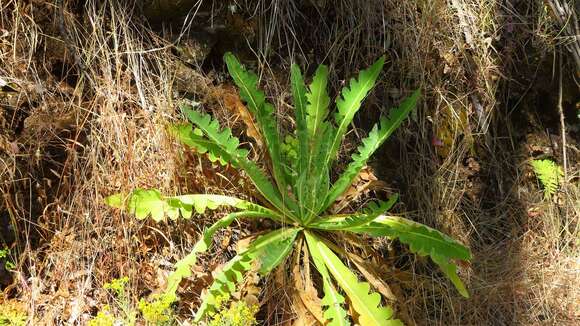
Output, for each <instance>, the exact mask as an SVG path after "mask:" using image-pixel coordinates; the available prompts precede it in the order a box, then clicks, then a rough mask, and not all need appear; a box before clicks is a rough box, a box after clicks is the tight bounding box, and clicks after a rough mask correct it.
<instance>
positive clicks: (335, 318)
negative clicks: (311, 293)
mask: <svg viewBox="0 0 580 326" xmlns="http://www.w3.org/2000/svg"><path fill="white" fill-rule="evenodd" d="M305 235H306V241H307V242H308V247H309V248H310V254H311V256H312V260H313V261H314V266H316V269H317V270H318V272H319V273H320V275H321V276H322V289H323V291H324V297H323V298H322V301H321V304H322V306H323V307H325V308H324V314H323V317H324V318H325V319H326V320H327V321H328V323H327V324H326V325H328V326H346V325H350V322H349V321H348V318H347V313H346V310H345V309H344V308H343V305H344V303H345V300H344V297H343V296H342V295H341V294H340V293H339V292H338V291H337V290H336V288H335V287H334V285H333V284H332V280H331V279H330V274H329V273H328V269H327V268H326V265H325V264H324V258H323V257H322V256H321V255H320V251H318V250H313V249H312V246H316V243H317V241H318V240H317V239H314V238H313V237H312V236H311V235H310V234H309V233H305ZM314 249H316V248H314Z"/></svg>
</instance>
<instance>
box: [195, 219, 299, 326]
mask: <svg viewBox="0 0 580 326" xmlns="http://www.w3.org/2000/svg"><path fill="white" fill-rule="evenodd" d="M298 231H300V229H298V228H286V229H278V230H275V231H272V232H270V233H268V234H266V235H263V236H261V237H259V238H258V239H256V240H255V241H254V242H252V243H251V244H250V246H249V247H248V248H247V249H246V250H245V251H243V252H241V253H239V254H238V255H236V256H235V257H234V258H233V259H232V260H230V261H229V262H228V263H227V264H226V265H225V266H224V267H223V269H222V271H221V272H220V273H218V275H217V276H216V277H215V279H214V282H213V284H212V285H211V286H210V288H209V289H208V291H207V292H206V294H205V295H204V297H203V301H202V303H201V305H200V307H199V309H198V310H197V313H196V314H195V318H194V320H195V321H196V322H199V321H200V320H201V319H202V318H203V317H204V316H205V315H206V314H207V313H208V312H213V311H215V310H216V309H217V308H218V305H217V298H218V297H220V298H222V299H223V298H225V299H227V298H229V296H230V295H231V293H233V292H234V291H235V288H236V284H238V283H240V282H241V281H242V280H243V277H244V274H245V273H246V272H247V271H248V270H250V269H251V268H252V262H253V261H254V260H256V259H258V260H259V261H260V262H261V265H262V266H264V268H265V269H269V268H274V267H275V265H276V264H275V263H280V262H281V261H282V260H281V259H279V257H273V255H276V254H280V253H281V251H280V250H275V248H278V249H280V248H285V246H284V245H281V244H287V243H288V242H290V243H292V241H293V240H294V238H295V237H296V234H297V233H298ZM290 239H291V240H290ZM288 251H289V249H288ZM282 253H283V252H282ZM260 270H262V267H260Z"/></svg>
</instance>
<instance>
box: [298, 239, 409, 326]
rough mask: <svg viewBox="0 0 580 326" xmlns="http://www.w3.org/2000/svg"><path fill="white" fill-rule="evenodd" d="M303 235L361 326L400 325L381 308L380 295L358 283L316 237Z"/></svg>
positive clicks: (367, 285) (391, 314)
mask: <svg viewBox="0 0 580 326" xmlns="http://www.w3.org/2000/svg"><path fill="white" fill-rule="evenodd" d="M304 234H305V235H306V240H307V242H308V248H309V249H310V252H311V253H312V252H316V253H315V255H318V256H319V257H320V259H321V260H322V261H323V262H324V265H325V266H326V268H327V269H328V271H329V272H330V274H331V275H332V277H333V278H334V279H335V280H336V282H337V283H338V285H339V286H340V287H341V288H342V289H343V290H344V292H345V293H346V295H347V296H348V298H349V302H350V303H351V305H352V308H353V309H354V310H355V311H356V312H357V313H358V314H359V318H358V321H359V324H360V325H361V326H367V325H372V326H377V325H402V324H401V322H400V321H399V320H393V319H391V318H392V317H393V310H392V309H391V308H390V307H383V306H381V295H380V294H379V293H376V292H370V289H371V286H370V284H369V283H367V282H360V281H359V280H358V278H357V277H356V275H355V274H354V273H353V272H352V271H351V270H350V269H349V268H348V267H346V266H345V265H344V264H343V263H342V261H341V260H340V258H338V256H336V255H335V254H334V252H332V250H330V248H328V247H327V246H326V245H325V244H324V243H323V242H322V241H320V240H319V239H318V238H316V236H314V235H313V234H311V233H309V232H304ZM369 292H370V293H369Z"/></svg>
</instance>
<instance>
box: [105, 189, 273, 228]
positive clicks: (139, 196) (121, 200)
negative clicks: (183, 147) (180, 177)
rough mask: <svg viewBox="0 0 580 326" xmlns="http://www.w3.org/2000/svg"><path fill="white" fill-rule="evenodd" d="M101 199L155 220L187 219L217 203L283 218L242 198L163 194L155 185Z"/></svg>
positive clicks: (217, 205)
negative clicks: (166, 218) (165, 218)
mask: <svg viewBox="0 0 580 326" xmlns="http://www.w3.org/2000/svg"><path fill="white" fill-rule="evenodd" d="M105 202H106V203H107V204H109V203H111V204H112V205H115V206H113V207H117V208H123V207H125V208H126V209H127V211H128V212H129V213H130V214H135V217H136V218H137V219H145V218H146V217H147V216H151V218H153V220H155V221H156V222H159V221H161V220H162V219H163V217H165V216H167V217H169V218H170V219H172V220H175V219H177V218H178V217H179V216H180V215H181V216H182V217H183V218H185V219H188V218H191V216H192V214H193V211H194V210H195V211H196V212H197V213H199V214H202V213H204V212H205V211H206V209H212V210H214V209H216V208H218V207H220V206H229V207H233V208H237V209H244V210H251V211H254V212H258V213H262V214H263V215H264V216H265V217H268V218H271V219H273V220H276V221H279V222H282V220H283V218H282V216H281V215H280V214H278V213H276V212H275V211H272V210H270V209H267V208H265V207H262V206H260V205H257V204H254V203H251V202H248V201H245V200H241V199H238V198H235V197H229V196H222V195H205V194H196V195H180V196H163V195H162V194H161V193H160V192H159V191H158V190H157V189H135V190H134V191H133V192H131V193H130V194H129V195H124V194H115V195H112V196H109V197H107V198H105ZM125 203H126V204H125ZM112 205H111V206H112Z"/></svg>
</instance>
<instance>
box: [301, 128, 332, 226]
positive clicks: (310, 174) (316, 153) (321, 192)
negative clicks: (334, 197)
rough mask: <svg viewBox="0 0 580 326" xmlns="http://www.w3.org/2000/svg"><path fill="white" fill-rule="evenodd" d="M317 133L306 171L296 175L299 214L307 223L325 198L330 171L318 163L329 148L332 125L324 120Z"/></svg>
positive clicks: (328, 185)
mask: <svg viewBox="0 0 580 326" xmlns="http://www.w3.org/2000/svg"><path fill="white" fill-rule="evenodd" d="M319 133H320V134H319V135H318V136H317V140H316V142H315V144H314V147H313V148H312V152H311V153H310V154H309V162H308V165H307V171H306V173H303V174H302V175H300V176H299V177H298V191H299V192H298V194H297V197H298V199H299V201H300V206H301V207H300V208H301V209H302V211H301V216H302V218H303V220H304V221H306V222H305V223H306V224H308V223H309V222H310V221H311V220H312V219H314V218H316V217H317V216H318V213H319V212H320V211H321V209H322V205H323V204H324V201H322V200H320V199H321V198H325V197H326V194H327V193H328V189H329V187H330V171H329V168H328V166H326V165H323V164H320V160H321V159H322V158H323V157H324V155H325V154H326V152H327V151H328V149H329V147H328V146H329V145H330V143H329V139H330V136H331V135H332V126H330V124H328V123H326V122H324V123H322V124H321V126H320V131H319Z"/></svg>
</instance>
